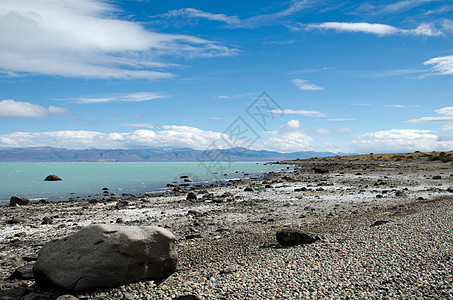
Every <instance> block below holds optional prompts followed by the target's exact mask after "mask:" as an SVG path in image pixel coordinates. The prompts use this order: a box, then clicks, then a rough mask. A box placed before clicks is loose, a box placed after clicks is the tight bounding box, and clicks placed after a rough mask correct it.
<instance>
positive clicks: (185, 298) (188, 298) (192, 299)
mask: <svg viewBox="0 0 453 300" xmlns="http://www.w3.org/2000/svg"><path fill="white" fill-rule="evenodd" d="M173 300H200V298H198V297H197V296H195V295H182V296H178V297H176V298H173Z"/></svg>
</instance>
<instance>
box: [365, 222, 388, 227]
mask: <svg viewBox="0 0 453 300" xmlns="http://www.w3.org/2000/svg"><path fill="white" fill-rule="evenodd" d="M388 222H389V221H383V220H379V221H376V222H374V223H373V224H371V225H370V227H375V226H380V225H384V224H387V223H388Z"/></svg>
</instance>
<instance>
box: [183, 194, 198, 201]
mask: <svg viewBox="0 0 453 300" xmlns="http://www.w3.org/2000/svg"><path fill="white" fill-rule="evenodd" d="M186 200H189V201H192V200H197V195H196V194H195V193H194V192H190V193H188V194H187V197H186Z"/></svg>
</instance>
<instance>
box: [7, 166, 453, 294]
mask: <svg viewBox="0 0 453 300" xmlns="http://www.w3.org/2000/svg"><path fill="white" fill-rule="evenodd" d="M293 163H296V164H298V165H300V166H302V168H296V170H295V171H294V172H290V173H275V174H269V175H268V176H267V178H265V179H264V180H258V181H251V182H237V183H235V184H233V185H231V186H220V187H214V188H204V187H201V188H196V189H193V190H191V191H190V192H193V195H190V196H188V194H189V191H184V190H181V191H178V192H176V193H171V194H167V195H159V196H143V197H131V198H129V199H104V198H103V199H91V200H90V201H69V202H59V203H39V204H29V205H23V206H13V207H10V206H3V207H0V228H1V230H0V262H1V266H2V268H1V272H0V299H27V300H31V299H57V298H58V297H60V296H61V295H62V294H63V293H62V292H59V291H56V290H50V289H44V288H42V287H39V286H37V285H36V284H35V282H34V280H33V278H30V276H29V275H30V274H28V275H27V274H26V272H24V274H22V275H20V276H17V275H16V276H13V277H16V279H9V277H10V276H11V274H13V272H14V271H15V270H16V269H17V268H19V267H21V266H25V265H28V264H33V263H34V261H35V259H36V255H37V253H38V251H39V250H40V249H41V248H42V246H43V245H44V244H45V243H46V242H48V241H50V240H53V239H56V238H61V237H64V236H66V235H68V234H72V233H74V232H76V231H78V230H79V229H81V228H83V227H85V226H87V225H91V224H124V225H140V226H142V225H156V226H160V227H163V228H166V229H168V230H169V231H171V232H172V233H173V234H174V235H175V236H176V238H177V253H178V257H179V261H178V265H177V270H176V272H175V273H174V274H173V275H171V276H170V277H169V278H168V279H166V280H165V281H164V282H163V283H161V284H160V285H156V284H155V283H153V282H152V281H144V282H138V283H132V284H128V285H123V286H120V287H118V288H113V289H108V290H101V291H95V292H91V293H83V294H76V295H73V297H76V298H78V299H175V298H177V297H180V296H189V295H192V296H194V297H197V298H198V299H306V298H325V299H344V298H350V299H351V298H352V299H354V298H357V299H363V298H367V299H368V298H370V299H394V298H400V299H420V298H423V299H431V298H432V299H451V298H452V297H453V273H452V271H451V270H452V269H453V260H452V258H451V257H452V254H453V232H452V228H453V224H452V223H453V211H452V204H453V166H452V165H451V163H450V162H442V161H439V160H436V161H428V160H415V161H414V160H410V161H406V160H402V161H389V160H384V161H383V160H353V159H348V160H346V159H336V160H335V159H325V160H323V159H318V160H308V161H307V160H306V161H297V162H293ZM194 196H195V197H194ZM282 228H298V229H302V230H304V231H309V232H313V233H314V234H316V235H317V236H319V240H317V241H315V242H314V243H310V244H307V245H299V246H291V247H283V246H280V245H279V244H278V243H277V239H276V235H275V234H276V232H277V231H278V230H280V229H282ZM17 277H19V278H17ZM21 277H22V278H21ZM24 277H25V278H24ZM66 299H71V298H69V296H67V297H66ZM72 299H74V298H72ZM180 299H183V298H180ZM186 299H190V298H186ZM192 299H196V298H193V297H192Z"/></svg>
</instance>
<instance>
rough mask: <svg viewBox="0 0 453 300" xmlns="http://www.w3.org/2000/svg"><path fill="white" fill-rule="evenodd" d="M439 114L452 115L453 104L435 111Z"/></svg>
mask: <svg viewBox="0 0 453 300" xmlns="http://www.w3.org/2000/svg"><path fill="white" fill-rule="evenodd" d="M435 112H436V113H438V114H440V115H447V116H453V106H448V107H444V108H441V109H438V110H436V111H435Z"/></svg>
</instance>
